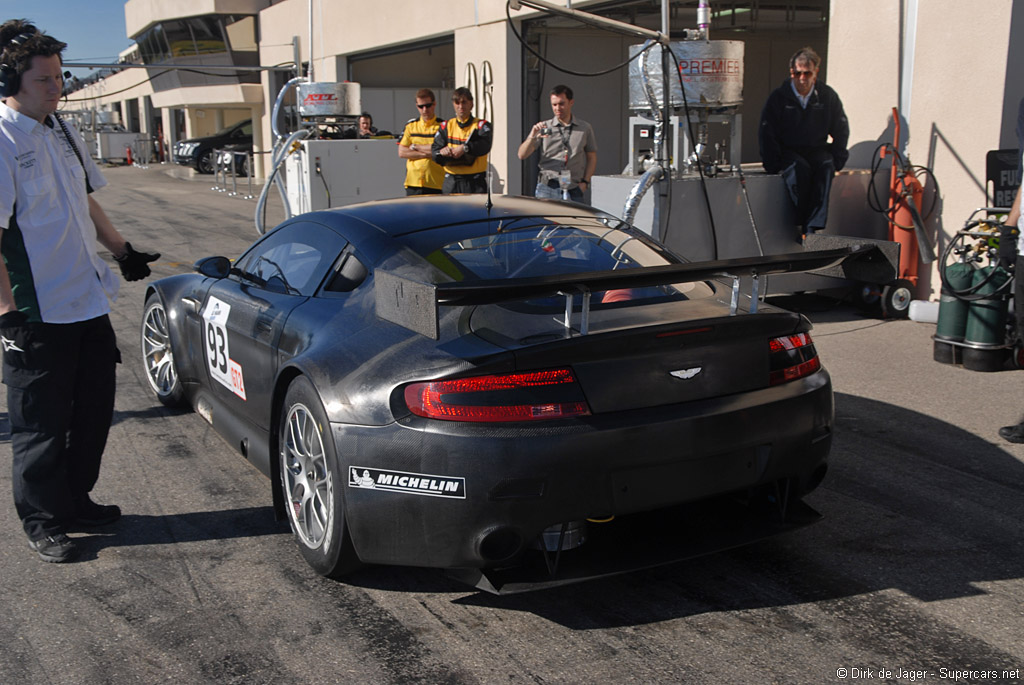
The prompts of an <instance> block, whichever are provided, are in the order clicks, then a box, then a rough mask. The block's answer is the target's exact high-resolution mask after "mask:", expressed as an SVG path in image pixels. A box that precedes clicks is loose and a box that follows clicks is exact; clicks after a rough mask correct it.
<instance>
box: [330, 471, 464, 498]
mask: <svg viewBox="0 0 1024 685" xmlns="http://www.w3.org/2000/svg"><path fill="white" fill-rule="evenodd" d="M348 486H349V487H350V488H364V489H367V490H387V491H388V492H404V493H406V494H409V495H427V496H429V497H449V498H454V499H466V479H465V478H455V477H452V476H435V475H431V474H427V473H408V472H406V471H383V470H381V469H372V468H370V467H368V466H350V467H349V469H348Z"/></svg>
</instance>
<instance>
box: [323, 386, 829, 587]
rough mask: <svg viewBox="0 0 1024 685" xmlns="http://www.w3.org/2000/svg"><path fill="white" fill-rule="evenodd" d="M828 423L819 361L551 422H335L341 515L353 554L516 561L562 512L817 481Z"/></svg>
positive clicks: (615, 511)
mask: <svg viewBox="0 0 1024 685" xmlns="http://www.w3.org/2000/svg"><path fill="white" fill-rule="evenodd" d="M833 420H834V406H833V399H832V387H831V381H830V379H829V376H828V373H827V372H825V371H824V370H823V371H820V372H818V373H815V374H813V375H812V376H809V377H807V378H804V379H801V380H799V381H795V382H792V383H788V384H786V385H782V386H777V387H773V388H766V389H763V390H757V391H754V392H749V393H743V394H740V395H735V396H732V397H725V398H717V399H714V400H707V401H701V402H693V403H688V404H685V405H675V406H670V407H659V408H656V409H646V410H634V411H628V412H621V413H618V414H611V415H599V416H593V417H587V418H586V419H583V420H577V421H571V422H566V423H562V424H561V425H555V423H554V422H552V423H551V424H549V425H544V426H543V427H520V426H519V425H515V426H509V427H498V428H495V427H494V426H488V427H486V428H484V427H481V426H479V425H472V424H463V423H448V422H440V421H429V420H424V419H419V418H417V417H408V418H406V419H403V420H402V421H400V422H398V423H396V424H392V425H390V426H383V427H358V426H349V425H342V424H334V425H333V426H332V428H333V431H334V437H335V440H336V444H337V451H338V455H339V461H340V464H341V466H342V469H343V470H342V473H343V474H344V478H345V481H346V482H345V483H344V486H343V488H342V492H343V498H344V502H345V511H346V520H347V524H348V526H349V530H350V532H351V535H352V541H353V544H354V546H355V549H356V551H357V553H358V554H359V557H360V558H361V559H362V560H363V561H365V562H369V563H385V564H399V565H411V566H435V567H448V568H454V567H458V568H482V567H489V566H508V565H510V564H514V563H517V562H519V561H520V560H521V558H522V556H523V554H524V553H525V552H527V551H528V550H529V549H530V548H531V546H532V545H533V544H534V542H535V540H536V539H537V537H538V536H539V535H540V534H541V533H542V532H543V531H544V530H545V529H546V528H549V527H550V526H552V525H556V524H560V523H564V522H568V521H581V520H584V519H587V518H607V517H610V516H615V517H623V516H625V515H629V514H635V513H638V512H646V511H652V510H661V509H667V508H670V507H674V506H676V505H682V504H686V503H692V502H698V501H702V500H707V499H709V498H711V497H714V496H715V495H720V494H724V493H733V492H746V491H749V490H750V489H751V488H756V487H758V486H761V485H766V484H772V483H775V482H777V481H780V480H784V479H785V480H792V481H793V482H796V483H802V484H803V487H804V488H805V489H807V488H813V486H814V485H815V484H816V482H817V481H818V480H820V477H821V476H822V475H823V471H824V468H825V464H826V461H827V457H828V453H829V450H830V447H831V437H832V425H833ZM367 474H369V475H370V476H371V480H372V481H373V482H372V484H369V482H368V481H366V480H365V476H366V475H367ZM360 477H363V480H362V484H360V482H359V479H360ZM378 483H385V484H386V487H384V488H382V487H377V484H378ZM800 489H801V486H799V485H798V486H797V492H795V493H794V496H799V494H800Z"/></svg>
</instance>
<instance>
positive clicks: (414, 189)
mask: <svg viewBox="0 0 1024 685" xmlns="http://www.w3.org/2000/svg"><path fill="white" fill-rule="evenodd" d="M405 194H406V196H409V195H440V194H441V189H440V188H428V187H426V186H406V187H405Z"/></svg>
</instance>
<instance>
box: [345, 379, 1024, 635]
mask: <svg viewBox="0 0 1024 685" xmlns="http://www.w3.org/2000/svg"><path fill="white" fill-rule="evenodd" d="M836 407H837V431H836V432H837V437H836V441H835V443H834V444H833V450H832V456H831V470H830V473H829V475H828V476H827V477H826V479H825V483H824V485H823V486H822V488H821V489H819V490H818V491H816V492H815V493H812V494H811V495H810V496H809V497H808V501H809V502H810V503H811V504H812V506H814V507H815V508H816V509H818V510H819V511H821V512H822V513H824V514H825V519H824V521H822V522H821V523H818V524H816V525H814V526H811V527H810V528H805V529H802V530H798V531H796V532H793V533H789V534H786V535H784V536H781V537H776V538H773V539H770V540H766V541H762V542H757V543H754V544H752V545H749V546H746V547H741V548H738V549H734V550H731V551H727V552H721V553H717V554H712V555H708V556H704V557H701V558H698V559H692V560H689V561H685V562H679V563H674V564H671V565H667V566H662V567H658V568H655V569H648V570H643V571H637V572H633V573H629V574H625V575H620V576H615V577H611V578H604V579H600V580H594V581H589V582H585V583H581V584H577V585H571V586H564V587H560V588H555V589H550V590H543V591H539V592H534V593H527V594H519V595H509V596H504V597H499V596H495V595H491V594H487V593H483V592H472V591H470V592H471V594H468V595H462V596H460V597H456V598H453V602H454V603H457V604H466V605H473V606H483V607H494V608H504V609H509V610H513V611H524V612H529V613H533V614H536V615H538V616H542V617H544V618H546V619H548V620H550V621H553V622H556V623H559V624H562V625H565V626H567V627H570V628H573V629H584V630H586V629H600V628H609V627H621V626H630V625H641V624H648V623H655V622H659V621H666V620H671V619H676V618H680V617H685V616H692V615H697V614H703V613H710V612H719V611H734V610H744V609H757V608H763V607H784V606H795V605H800V604H804V603H808V602H823V601H825V602H828V601H830V600H843V601H847V600H849V601H873V600H869V599H866V598H863V596H864V595H868V594H870V593H874V592H879V591H883V590H889V589H895V590H898V591H902V592H904V593H906V594H908V595H911V596H913V597H915V598H917V599H919V600H921V601H926V602H930V601H936V600H944V599H953V598H957V597H967V596H972V595H978V594H984V592H985V590H984V584H985V583H990V582H996V581H1000V580H1007V579H1016V578H1020V577H1022V576H1024V540H1022V537H1021V535H1020V531H1021V529H1022V526H1024V507H1022V506H1021V502H1024V465H1022V464H1021V462H1020V461H1019V460H1017V459H1016V458H1015V457H1014V456H1013V455H1011V454H1009V453H1008V452H1006V451H1004V450H1003V449H1001V448H1000V447H999V446H998V445H994V444H991V443H989V442H986V441H985V440H982V439H980V438H978V437H976V436H974V435H973V434H971V433H969V432H967V431H965V430H962V429H961V428H959V427H958V426H955V425H951V424H949V423H945V422H943V421H939V420H936V419H933V418H931V417H929V416H926V415H923V414H921V413H918V412H915V411H910V410H907V409H903V408H901V407H898V406H894V405H892V404H887V403H884V402H878V401H874V400H869V399H865V398H862V397H856V396H853V395H846V394H841V393H837V394H836ZM666 525H671V524H670V522H666ZM347 582H348V584H351V585H356V586H360V587H368V588H376V589H382V590H387V591H398V592H428V591H429V592H441V593H444V592H448V591H453V592H457V590H456V589H455V588H461V593H460V594H462V593H465V592H467V590H469V589H468V587H467V586H462V585H458V584H456V583H455V581H452V580H449V579H447V578H445V577H443V576H441V575H440V573H439V572H436V571H433V570H430V569H408V568H379V567H376V568H373V569H367V570H366V571H363V572H360V573H357V574H355V575H354V576H351V577H350V578H349V579H348V580H347ZM851 598H860V599H851ZM841 603H842V602H840V604H841Z"/></svg>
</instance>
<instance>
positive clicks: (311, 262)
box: [200, 220, 345, 428]
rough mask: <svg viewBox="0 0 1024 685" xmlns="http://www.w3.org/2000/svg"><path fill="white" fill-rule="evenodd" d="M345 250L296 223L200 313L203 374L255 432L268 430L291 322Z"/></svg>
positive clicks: (264, 243)
mask: <svg viewBox="0 0 1024 685" xmlns="http://www.w3.org/2000/svg"><path fill="white" fill-rule="evenodd" d="M344 247H345V240H344V239H343V238H342V237H341V236H339V235H338V234H337V233H335V232H334V231H333V230H331V229H329V228H327V227H325V226H323V225H321V224H317V223H313V222H309V221H304V220H296V221H293V222H292V223H289V224H285V225H283V226H280V227H278V228H276V229H274V230H273V231H272V232H271V233H269V234H268V235H267V236H266V237H265V238H264V239H263V240H260V241H259V242H257V243H256V244H255V245H253V247H252V248H250V249H249V251H248V252H246V253H245V254H244V255H243V256H242V257H241V258H239V260H238V261H237V263H236V266H235V269H234V273H233V275H232V276H230V277H229V278H225V279H221V280H220V281H217V282H216V283H214V284H213V285H212V286H211V287H210V290H209V291H208V293H207V295H206V299H205V301H204V302H203V305H202V308H201V310H200V317H201V319H202V323H203V346H204V355H205V357H206V370H207V372H208V374H209V377H210V384H209V385H210V387H211V388H212V391H213V392H214V393H215V395H216V396H217V397H219V398H220V399H221V400H222V401H223V402H224V403H225V404H226V405H227V406H228V407H229V408H230V410H231V413H233V414H236V415H238V416H243V417H245V418H246V419H248V420H249V421H251V422H252V423H254V424H255V425H257V426H263V424H264V423H265V422H266V420H267V417H269V415H270V400H271V396H272V393H273V387H274V380H275V378H276V376H277V370H278V366H279V361H278V354H277V349H278V344H279V341H280V340H281V335H282V331H283V330H284V328H285V326H287V323H288V316H289V314H290V313H291V312H292V310H294V309H295V307H297V306H299V305H300V304H302V303H303V302H305V301H306V300H307V299H308V298H309V297H310V296H311V295H312V294H313V293H314V292H315V291H316V289H317V287H318V286H319V285H320V283H321V282H322V281H323V279H324V276H325V275H326V273H327V271H328V270H329V269H330V268H331V266H332V264H333V263H334V262H335V261H336V260H337V257H338V255H339V254H340V252H341V250H342V249H343V248H344ZM299 337H301V335H300V336H299ZM263 427H264V428H265V426H263Z"/></svg>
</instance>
